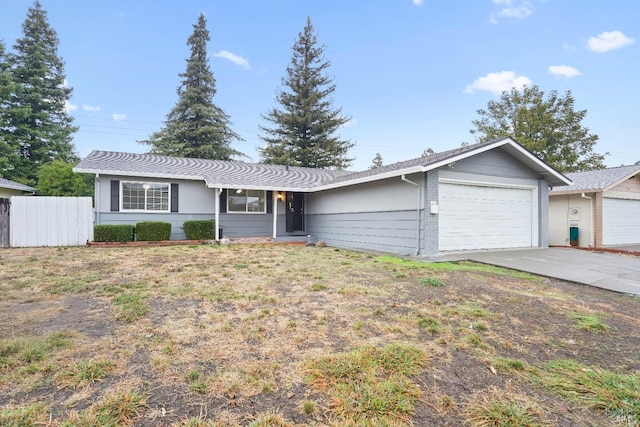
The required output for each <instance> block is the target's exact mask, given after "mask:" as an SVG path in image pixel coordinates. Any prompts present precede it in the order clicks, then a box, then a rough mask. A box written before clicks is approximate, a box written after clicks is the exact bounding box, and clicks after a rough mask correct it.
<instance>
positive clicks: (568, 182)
mask: <svg viewBox="0 0 640 427" xmlns="http://www.w3.org/2000/svg"><path fill="white" fill-rule="evenodd" d="M503 145H510V146H511V147H513V148H515V149H516V150H518V151H519V152H520V153H522V154H523V155H524V156H526V157H527V158H528V159H529V160H531V161H532V162H533V163H535V164H537V165H538V166H540V167H542V168H543V169H545V170H546V171H547V172H549V174H551V175H553V176H555V177H556V178H558V179H559V180H560V181H562V182H564V183H565V184H566V185H571V184H573V181H571V180H570V179H569V178H567V177H566V176H564V175H562V174H561V173H559V172H557V171H556V170H555V169H553V168H552V167H551V166H549V165H547V164H546V163H545V162H543V161H542V160H540V159H538V158H537V157H536V156H534V155H533V154H531V153H530V152H529V151H528V150H527V149H525V148H524V147H522V146H521V145H520V144H518V143H516V142H515V141H514V140H513V139H512V138H511V137H507V138H504V139H501V140H499V141H496V142H494V143H493V144H489V145H485V146H484V147H480V148H476V149H475V150H471V151H467V152H466V153H462V154H459V155H457V156H454V157H449V158H448V159H445V160H441V161H439V162H437V163H432V164H430V165H428V166H427V167H426V168H425V169H424V170H425V172H426V171H429V170H433V169H438V168H441V167H442V166H446V165H449V164H451V163H455V162H457V161H459V160H464V159H466V158H468V157H472V156H475V155H477V154H480V153H484V152H485V151H489V150H493V149H494V148H498V147H502V146H503Z"/></svg>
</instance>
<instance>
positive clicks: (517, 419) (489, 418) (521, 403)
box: [464, 387, 551, 427]
mask: <svg viewBox="0 0 640 427" xmlns="http://www.w3.org/2000/svg"><path fill="white" fill-rule="evenodd" d="M464 414H465V417H466V418H467V422H468V424H469V425H471V426H474V427H495V426H504V427H545V426H550V425H551V424H549V423H548V422H547V421H546V420H545V415H544V410H543V409H542V407H541V406H540V405H538V404H537V403H536V402H535V400H533V399H532V398H530V397H528V396H526V395H524V394H521V393H514V392H504V391H503V390H499V389H496V388H495V387H492V388H490V389H488V390H483V391H481V392H479V393H475V394H474V395H472V396H471V399H469V402H468V403H467V405H466V407H465V409H464Z"/></svg>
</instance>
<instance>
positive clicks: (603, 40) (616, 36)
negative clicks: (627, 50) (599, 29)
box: [587, 30, 635, 53]
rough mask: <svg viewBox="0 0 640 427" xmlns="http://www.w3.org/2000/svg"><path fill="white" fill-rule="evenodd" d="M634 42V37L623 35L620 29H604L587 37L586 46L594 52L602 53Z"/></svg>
mask: <svg viewBox="0 0 640 427" xmlns="http://www.w3.org/2000/svg"><path fill="white" fill-rule="evenodd" d="M634 42H635V40H634V39H632V38H629V37H627V36H625V35H624V34H622V32H621V31H617V30H616V31H605V32H604V33H602V34H598V35H597V36H595V37H589V41H588V42H587V47H588V48H589V50H592V51H594V52H598V53H604V52H608V51H610V50H614V49H620V48H622V47H624V46H627V45H630V44H632V43H634Z"/></svg>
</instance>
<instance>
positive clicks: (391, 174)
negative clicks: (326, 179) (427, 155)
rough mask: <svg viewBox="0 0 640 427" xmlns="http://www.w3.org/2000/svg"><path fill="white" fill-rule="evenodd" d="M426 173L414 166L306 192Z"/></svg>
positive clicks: (318, 187)
mask: <svg viewBox="0 0 640 427" xmlns="http://www.w3.org/2000/svg"><path fill="white" fill-rule="evenodd" d="M424 171H425V169H424V167H423V166H413V167H411V168H407V169H398V170H394V171H389V172H385V173H380V174H376V175H369V176H365V177H362V178H358V179H350V180H347V181H341V182H337V183H333V184H326V185H320V186H317V187H313V188H309V189H307V190H306V191H307V192H309V193H315V192H317V191H324V190H331V189H334V188H340V187H349V186H351V185H357V184H366V183H367V182H373V181H380V180H381V179H387V178H396V177H399V176H401V175H409V174H412V173H420V172H424Z"/></svg>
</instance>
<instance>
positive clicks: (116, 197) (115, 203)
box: [111, 179, 120, 212]
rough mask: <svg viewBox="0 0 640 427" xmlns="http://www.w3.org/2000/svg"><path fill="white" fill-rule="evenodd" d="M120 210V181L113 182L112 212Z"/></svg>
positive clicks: (113, 180)
mask: <svg viewBox="0 0 640 427" xmlns="http://www.w3.org/2000/svg"><path fill="white" fill-rule="evenodd" d="M119 210H120V181H118V180H115V179H112V180H111V212H118V211H119Z"/></svg>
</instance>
